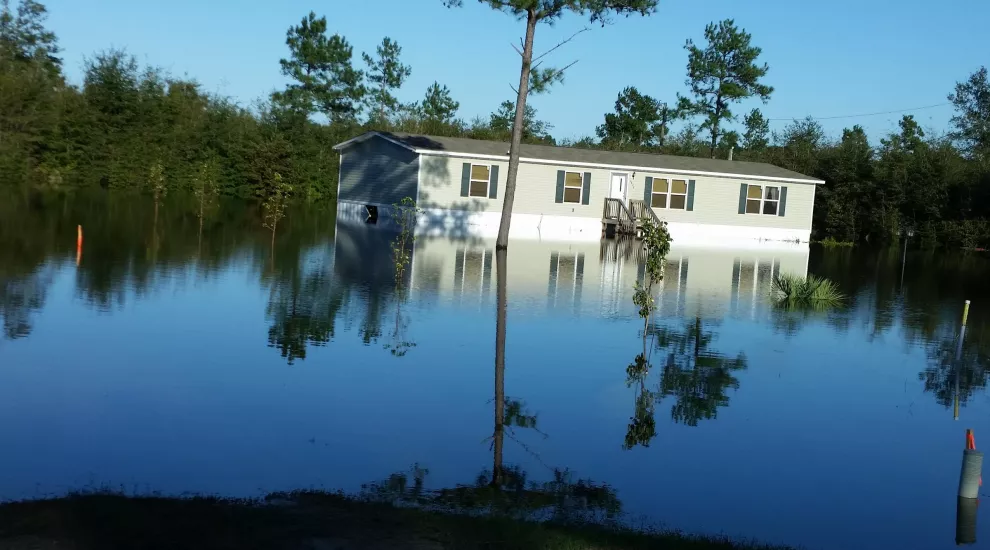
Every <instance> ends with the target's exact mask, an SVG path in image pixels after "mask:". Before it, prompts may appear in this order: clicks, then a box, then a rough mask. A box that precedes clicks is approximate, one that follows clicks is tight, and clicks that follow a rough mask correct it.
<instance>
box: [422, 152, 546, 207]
mask: <svg viewBox="0 0 990 550" xmlns="http://www.w3.org/2000/svg"><path fill="white" fill-rule="evenodd" d="M420 162H421V163H422V166H421V168H420V188H419V206H420V207H422V208H445V209H451V210H469V211H471V212H501V211H502V199H504V198H505V178H506V174H507V173H508V172H509V163H508V162H499V161H493V160H483V159H467V158H457V157H440V156H435V155H422V157H421V160H420ZM465 162H469V163H471V164H483V165H485V166H498V167H499V168H498V196H497V197H496V198H494V199H490V198H488V197H487V196H485V197H462V196H461V169H462V168H463V166H464V163H465ZM518 196H519V191H518V189H517V190H516V197H517V199H516V203H517V204H518V201H519V199H518ZM550 200H551V201H552V200H553V197H550ZM513 210H515V209H513Z"/></svg>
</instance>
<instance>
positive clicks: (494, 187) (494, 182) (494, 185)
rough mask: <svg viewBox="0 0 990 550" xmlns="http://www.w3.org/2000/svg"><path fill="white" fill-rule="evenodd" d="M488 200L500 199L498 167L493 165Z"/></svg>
mask: <svg viewBox="0 0 990 550" xmlns="http://www.w3.org/2000/svg"><path fill="white" fill-rule="evenodd" d="M488 198H489V199H497V198H498V166H496V165H494V164H493V165H492V172H491V174H490V176H489V180H488Z"/></svg>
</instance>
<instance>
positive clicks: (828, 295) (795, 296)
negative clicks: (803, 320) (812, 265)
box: [770, 274, 845, 309]
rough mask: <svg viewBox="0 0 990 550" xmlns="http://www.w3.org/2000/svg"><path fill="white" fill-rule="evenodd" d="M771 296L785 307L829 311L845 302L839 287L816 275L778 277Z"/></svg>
mask: <svg viewBox="0 0 990 550" xmlns="http://www.w3.org/2000/svg"><path fill="white" fill-rule="evenodd" d="M770 295H771V297H772V298H773V299H774V301H775V302H776V303H777V304H778V305H781V306H785V307H812V308H817V309H828V308H831V307H835V306H838V305H841V304H842V302H843V301H845V295H843V294H842V292H841V291H840V290H839V287H838V285H836V284H835V283H834V282H832V281H830V280H829V279H826V278H824V277H818V276H815V275H809V276H808V277H800V276H798V275H788V274H782V275H776V276H775V277H774V278H773V282H772V283H771V285H770Z"/></svg>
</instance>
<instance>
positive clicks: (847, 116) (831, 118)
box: [767, 102, 951, 122]
mask: <svg viewBox="0 0 990 550" xmlns="http://www.w3.org/2000/svg"><path fill="white" fill-rule="evenodd" d="M946 105H951V103H948V102H945V103H936V104H934V105H924V106H922V107H911V108H909V109H895V110H893V111H880V112H878V113H862V114H858V115H839V116H824V117H812V118H813V119H815V120H836V119H840V118H860V117H868V116H879V115H892V114H896V113H909V112H911V111H921V110H924V109H934V108H935V107H944V106H946ZM802 118H804V117H801V118H768V119H767V121H769V122H774V121H781V120H787V121H791V120H801V119H802Z"/></svg>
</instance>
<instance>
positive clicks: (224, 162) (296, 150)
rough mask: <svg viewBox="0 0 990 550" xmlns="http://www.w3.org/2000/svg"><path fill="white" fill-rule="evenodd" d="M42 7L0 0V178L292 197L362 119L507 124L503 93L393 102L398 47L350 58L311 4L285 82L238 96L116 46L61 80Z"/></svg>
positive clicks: (323, 176)
mask: <svg viewBox="0 0 990 550" xmlns="http://www.w3.org/2000/svg"><path fill="white" fill-rule="evenodd" d="M46 15H47V14H46V10H45V7H44V6H43V5H42V4H40V3H39V2H36V1H34V0H20V1H19V2H14V5H11V2H10V0H2V1H0V173H2V174H3V175H4V178H3V181H2V182H0V186H5V187H12V186H15V187H30V188H34V189H43V190H56V191H70V190H75V189H84V188H103V189H112V190H131V191H147V192H155V193H157V192H158V191H156V190H155V186H156V185H159V186H160V185H161V182H164V190H163V191H162V192H164V193H168V192H170V191H187V190H193V189H196V188H199V187H201V186H202V181H201V180H203V179H204V178H205V179H209V180H210V181H211V182H214V184H215V186H216V187H217V191H219V192H220V193H221V194H224V195H233V196H240V197H264V196H268V195H269V194H270V192H271V191H272V189H273V186H274V179H275V178H274V175H275V174H276V173H277V174H279V175H280V176H281V178H282V179H283V180H284V181H287V182H288V183H289V184H290V185H291V186H292V188H293V190H294V195H295V197H296V198H305V199H309V200H312V199H332V198H334V192H335V190H336V187H337V174H338V163H339V159H338V155H337V154H336V152H335V151H334V150H333V146H334V145H335V144H337V143H340V142H342V141H345V140H347V139H349V138H350V137H353V136H355V135H358V134H360V133H361V132H364V131H365V130H367V129H370V128H377V129H388V130H402V129H406V130H408V131H415V132H430V133H437V134H444V135H450V134H454V133H456V134H457V135H469V136H471V137H477V138H479V139H505V138H507V136H508V132H509V131H510V129H511V123H512V113H513V106H512V104H511V103H507V104H505V105H502V106H501V107H500V108H499V109H498V110H497V111H496V112H495V113H493V114H492V115H491V117H489V118H486V119H477V120H475V121H473V122H472V123H470V124H466V123H464V122H462V121H459V120H457V119H456V117H455V114H456V112H457V109H458V107H459V105H458V103H457V102H456V101H454V100H453V99H452V98H451V95H450V91H449V89H448V88H447V87H446V86H440V85H439V84H434V85H433V86H431V87H430V88H429V89H428V90H427V92H426V94H425V97H424V99H423V101H421V102H417V103H415V104H402V103H400V102H398V100H396V99H395V95H394V94H395V91H396V90H397V89H398V88H400V87H401V86H402V85H403V83H404V82H405V79H406V77H408V75H409V74H410V69H409V67H408V66H405V65H403V64H402V63H401V61H400V59H399V56H400V54H401V51H402V50H401V47H399V45H398V44H396V43H395V42H394V41H392V40H390V39H388V38H385V39H384V40H383V42H382V44H381V46H379V47H378V49H377V51H376V52H375V53H374V54H373V55H370V54H363V55H362V58H363V61H364V65H365V67H366V68H365V69H364V70H361V69H358V68H356V67H355V63H354V60H353V59H352V58H353V57H354V55H353V54H354V52H353V48H352V47H351V46H350V44H349V43H348V42H347V40H346V39H345V38H343V37H341V36H339V35H334V36H329V37H328V36H327V33H326V19H325V18H323V17H316V16H315V14H312V13H311V14H309V15H308V16H307V17H305V18H303V20H302V21H301V22H300V24H299V25H297V26H293V27H292V28H290V29H289V30H288V32H287V37H286V44H287V46H288V53H289V55H288V57H287V58H286V59H283V60H282V61H281V68H282V73H283V74H285V75H286V76H288V77H289V78H290V79H291V83H290V84H289V85H288V86H287V87H286V88H285V89H284V90H280V91H277V92H275V93H273V94H271V96H270V97H268V98H266V99H264V100H261V101H259V102H258V103H257V104H255V105H253V106H251V107H250V108H248V107H245V106H243V105H239V104H237V103H236V102H234V101H233V100H231V99H230V98H227V97H224V96H222V95H219V94H216V93H211V92H208V91H206V90H204V89H203V87H202V86H201V85H200V84H199V83H197V82H196V81H194V80H189V79H185V78H178V77H175V76H173V75H170V74H168V73H167V72H165V71H163V70H162V69H159V68H156V67H147V66H141V65H140V64H139V63H138V62H137V61H136V59H135V58H134V57H133V56H132V55H130V54H128V53H127V52H125V51H122V50H107V51H103V52H99V53H96V54H94V55H93V56H91V57H90V58H88V59H87V60H86V61H85V67H84V75H83V80H82V82H81V83H80V84H73V83H70V82H68V81H67V79H66V77H65V74H64V73H63V70H62V61H61V59H60V57H59V53H60V49H59V46H58V40H57V37H56V36H55V34H54V33H52V32H51V31H49V30H47V29H46V28H45V25H44V24H45V19H46ZM530 111H531V110H530ZM527 123H528V125H529V127H530V129H531V139H533V140H542V139H547V138H546V136H547V133H548V131H549V129H550V126H549V125H548V124H546V123H544V122H541V121H538V120H536V118H535V112H532V111H531V116H530V117H528V118H527Z"/></svg>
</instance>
